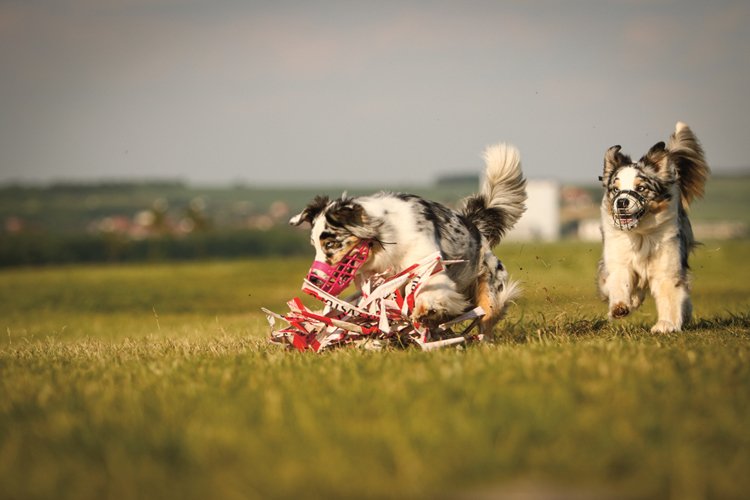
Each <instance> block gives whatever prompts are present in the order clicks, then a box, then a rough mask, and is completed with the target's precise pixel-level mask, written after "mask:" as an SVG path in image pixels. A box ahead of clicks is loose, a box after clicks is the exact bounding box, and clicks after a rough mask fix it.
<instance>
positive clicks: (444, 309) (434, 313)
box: [412, 273, 469, 327]
mask: <svg viewBox="0 0 750 500" xmlns="http://www.w3.org/2000/svg"><path fill="white" fill-rule="evenodd" d="M468 305H469V303H468V301H467V300H466V299H465V298H464V296H463V295H462V294H460V293H459V292H458V291H456V284H455V283H454V282H453V280H452V279H450V278H449V277H448V275H447V274H445V273H437V274H435V275H434V276H432V277H431V278H430V279H429V280H428V281H427V282H426V283H425V284H424V286H423V287H422V289H421V290H420V292H419V294H418V295H417V298H416V300H415V303H414V310H413V311H412V318H413V319H414V320H415V321H418V322H419V323H422V324H424V325H427V326H428V327H435V326H437V325H439V324H440V323H442V322H444V321H446V320H448V319H451V318H454V317H456V316H458V315H459V314H461V313H463V312H464V311H465V310H466V308H467V307H468Z"/></svg>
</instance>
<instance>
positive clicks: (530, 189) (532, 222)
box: [507, 180, 560, 241]
mask: <svg viewBox="0 0 750 500" xmlns="http://www.w3.org/2000/svg"><path fill="white" fill-rule="evenodd" d="M526 192H527V194H528V199H527V200H526V212H525V213H524V214H523V216H522V217H521V220H519V221H518V224H516V227H514V228H513V230H512V231H511V232H510V233H508V236H507V240H508V241H556V240H558V239H559V238H560V185H559V184H558V183H557V182H556V181H552V180H529V181H527V184H526Z"/></svg>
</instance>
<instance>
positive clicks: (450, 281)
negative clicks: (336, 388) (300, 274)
mask: <svg viewBox="0 0 750 500" xmlns="http://www.w3.org/2000/svg"><path fill="white" fill-rule="evenodd" d="M484 159H485V163H486V171H485V178H484V181H483V183H482V187H481V190H480V192H479V193H477V194H474V195H472V196H470V197H468V198H467V199H465V200H464V201H463V202H462V204H461V207H460V208H459V210H452V209H450V208H448V207H445V206H443V205H441V204H439V203H436V202H434V201H429V200H426V199H424V198H421V197H419V196H415V195H412V194H401V193H388V192H381V193H377V194H374V195H371V196H363V197H348V196H346V195H343V196H342V197H341V198H339V199H335V200H330V199H329V198H328V197H322V196H317V197H316V198H315V199H313V200H312V201H311V202H310V203H309V204H308V205H307V207H305V209H304V210H302V212H300V213H299V214H297V215H295V216H294V217H292V218H291V220H290V221H289V223H290V224H292V225H295V226H297V225H300V224H302V223H303V222H308V223H310V224H311V225H312V230H311V238H310V241H311V243H312V246H313V247H314V248H315V262H314V263H313V265H312V267H311V269H310V273H309V275H308V279H309V280H310V281H311V282H313V283H315V284H318V285H319V286H321V287H325V286H328V290H327V291H328V292H329V293H332V294H333V295H338V294H339V293H341V292H342V291H343V289H344V288H345V287H346V285H348V282H344V283H338V284H334V283H333V282H332V281H331V280H330V277H331V276H332V275H334V274H336V272H338V271H340V272H341V273H342V274H346V273H347V272H348V273H349V275H351V276H353V277H354V280H355V283H356V284H357V285H358V287H359V286H361V283H362V282H363V281H364V280H365V279H367V278H368V277H370V276H372V275H373V274H380V273H392V274H395V273H398V272H400V271H402V270H404V269H406V268H407V267H409V266H411V265H412V264H414V263H415V262H418V261H419V260H421V259H423V258H424V257H426V256H428V255H430V254H433V253H435V252H437V251H439V252H440V255H441V256H442V258H443V259H444V260H460V261H461V262H458V263H454V264H451V265H449V266H446V270H445V272H440V273H436V274H434V275H432V276H431V277H430V278H429V280H428V281H427V282H426V284H425V285H424V286H423V287H422V289H421V291H420V293H419V294H418V295H417V298H416V302H415V305H414V309H413V312H412V319H414V320H415V321H418V322H419V323H422V324H425V325H427V326H429V327H431V326H435V325H438V324H440V323H442V322H443V321H446V320H448V319H452V318H454V317H456V316H458V315H460V314H462V313H463V312H465V311H467V310H469V309H471V308H473V307H475V306H477V305H478V306H480V307H482V308H483V309H484V311H485V316H484V317H483V318H482V320H481V323H480V333H482V334H491V333H492V328H493V327H494V325H495V324H496V323H497V321H499V320H500V319H501V318H502V316H503V314H504V312H505V309H506V307H507V305H508V303H509V302H510V301H511V300H512V299H513V298H515V297H516V296H517V295H518V293H519V287H518V285H517V283H516V282H515V281H512V280H510V279H509V276H508V272H507V271H506V269H505V268H504V267H503V264H502V263H501V262H500V260H498V259H497V257H495V254H494V253H493V252H492V249H493V247H495V246H496V245H497V244H498V243H499V242H500V239H501V238H502V236H503V235H504V234H505V233H506V232H507V231H508V230H510V229H511V228H512V227H513V226H514V225H515V223H516V221H518V219H519V218H520V217H521V215H522V214H523V212H524V211H525V210H526V205H525V202H526V180H525V179H524V177H523V173H522V171H521V160H520V155H519V153H518V150H517V149H516V148H515V147H513V146H511V145H506V144H498V145H495V146H491V147H488V148H487V149H486V151H485V153H484ZM349 281H351V279H350V280H349ZM323 289H324V290H326V288H323Z"/></svg>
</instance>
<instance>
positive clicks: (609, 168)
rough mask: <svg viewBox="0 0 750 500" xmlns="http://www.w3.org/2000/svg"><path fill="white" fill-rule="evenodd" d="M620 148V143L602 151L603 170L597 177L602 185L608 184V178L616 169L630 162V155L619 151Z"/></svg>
mask: <svg viewBox="0 0 750 500" xmlns="http://www.w3.org/2000/svg"><path fill="white" fill-rule="evenodd" d="M620 149H622V147H621V146H620V145H617V146H612V147H611V148H609V149H608V150H607V152H606V153H604V171H603V173H602V175H601V177H599V180H600V181H602V185H603V186H604V187H607V186H608V185H609V179H610V177H612V174H613V173H614V172H615V171H616V170H617V169H619V168H620V167H622V166H625V165H630V163H631V161H630V157H629V156H627V155H624V154H622V153H620Z"/></svg>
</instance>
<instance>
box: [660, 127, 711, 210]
mask: <svg viewBox="0 0 750 500" xmlns="http://www.w3.org/2000/svg"><path fill="white" fill-rule="evenodd" d="M667 151H669V159H670V160H671V161H672V163H673V164H674V165H675V167H676V168H677V175H678V178H679V182H680V193H681V195H682V205H683V206H684V207H685V208H687V207H688V205H690V203H691V202H692V201H693V199H694V198H702V197H703V190H704V187H705V185H706V180H708V176H709V174H710V173H711V169H710V168H709V167H708V164H707V163H706V159H705V158H704V155H703V148H702V147H701V145H700V143H699V142H698V138H697V137H695V134H694V133H693V131H692V130H690V127H688V126H687V124H685V123H683V122H677V124H676V125H675V127H674V133H673V134H672V135H671V136H670V137H669V142H668V143H667Z"/></svg>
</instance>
